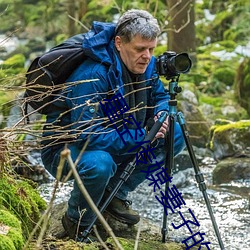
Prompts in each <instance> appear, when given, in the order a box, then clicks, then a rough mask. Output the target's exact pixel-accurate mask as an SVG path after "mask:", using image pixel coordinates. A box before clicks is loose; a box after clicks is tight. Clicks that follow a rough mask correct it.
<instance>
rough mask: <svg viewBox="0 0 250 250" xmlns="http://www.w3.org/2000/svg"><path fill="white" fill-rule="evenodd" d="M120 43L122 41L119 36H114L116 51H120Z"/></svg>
mask: <svg viewBox="0 0 250 250" xmlns="http://www.w3.org/2000/svg"><path fill="white" fill-rule="evenodd" d="M121 43H122V40H121V37H119V36H116V37H115V47H116V49H117V50H118V51H120V49H121Z"/></svg>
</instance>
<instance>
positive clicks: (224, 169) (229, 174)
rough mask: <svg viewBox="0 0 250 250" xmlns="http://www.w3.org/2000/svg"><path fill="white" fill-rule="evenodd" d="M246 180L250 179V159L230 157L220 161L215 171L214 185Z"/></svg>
mask: <svg viewBox="0 0 250 250" xmlns="http://www.w3.org/2000/svg"><path fill="white" fill-rule="evenodd" d="M246 179H250V158H246V157H240V158H231V157H228V158H226V159H224V160H222V161H220V162H219V163H218V164H217V165H216V167H215V169H214V171H213V183H214V184H221V183H229V182H231V181H234V180H246Z"/></svg>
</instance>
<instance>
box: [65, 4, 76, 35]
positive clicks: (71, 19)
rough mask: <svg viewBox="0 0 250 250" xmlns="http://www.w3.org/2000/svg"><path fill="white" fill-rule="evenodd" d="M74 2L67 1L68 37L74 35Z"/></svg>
mask: <svg viewBox="0 0 250 250" xmlns="http://www.w3.org/2000/svg"><path fill="white" fill-rule="evenodd" d="M75 2H76V1H75V0H69V1H68V4H67V9H68V14H69V16H70V17H69V22H68V34H69V36H73V35H75V34H76V21H75V20H74V19H77V17H76V3H75Z"/></svg>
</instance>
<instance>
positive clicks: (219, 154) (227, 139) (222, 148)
mask: <svg viewBox="0 0 250 250" xmlns="http://www.w3.org/2000/svg"><path fill="white" fill-rule="evenodd" d="M210 136H211V139H210V145H209V148H210V149H211V150H212V151H213V154H214V158H215V159H216V160H222V159H224V158H227V157H239V156H244V157H250V120H242V121H238V122H230V121H228V122H227V123H225V121H224V122H223V123H222V124H218V123H217V124H215V125H214V126H213V127H211V133H210Z"/></svg>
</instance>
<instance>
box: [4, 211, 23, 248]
mask: <svg viewBox="0 0 250 250" xmlns="http://www.w3.org/2000/svg"><path fill="white" fill-rule="evenodd" d="M0 223H1V224H2V225H4V226H8V227H10V228H9V229H8V233H7V234H6V235H1V234H0V249H6V250H7V249H21V248H22V246H23V243H24V240H23V236H22V229H21V223H20V221H19V220H18V219H17V218H16V216H14V215H13V214H11V213H10V212H9V211H7V210H4V209H1V210H0Z"/></svg>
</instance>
